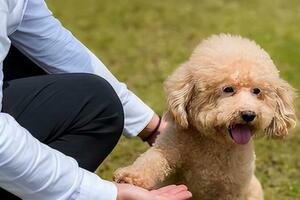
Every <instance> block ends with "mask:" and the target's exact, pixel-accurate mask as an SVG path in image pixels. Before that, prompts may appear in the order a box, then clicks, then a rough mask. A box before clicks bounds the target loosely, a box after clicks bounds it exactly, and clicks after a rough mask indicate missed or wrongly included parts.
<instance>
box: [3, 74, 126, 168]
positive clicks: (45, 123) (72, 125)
mask: <svg viewBox="0 0 300 200" xmlns="http://www.w3.org/2000/svg"><path fill="white" fill-rule="evenodd" d="M2 112H6V113H9V114H10V115H12V116H13V117H14V118H15V119H16V120H17V121H18V122H19V123H20V124H21V125H22V126H23V127H25V128H26V129H27V130H29V132H30V133H31V134H32V135H33V136H34V137H35V138H37V139H38V140H40V141H41V142H43V143H45V144H48V145H49V146H51V147H53V148H55V149H57V150H59V151H61V152H62V153H64V154H66V155H69V156H71V157H73V158H75V159H76V160H77V161H78V163H79V166H80V167H83V168H85V169H87V170H90V171H94V170H95V169H96V168H97V166H99V164H100V163H101V162H102V161H103V160H104V159H105V157H106V156H107V155H108V154H109V153H110V152H111V151H112V149H113V147H114V146H115V145H116V143H117V141H118V139H119V137H120V135H121V133H122V130H123V122H124V117H123V109H122V105H121V103H120V101H119V99H118V96H117V94H116V93H115V92H114V90H113V89H112V87H111V86H110V85H109V84H108V83H107V82H106V81H105V80H104V79H102V78H100V77H98V76H95V75H89V74H62V75H45V76H35V77H29V78H22V79H16V80H12V81H8V82H5V83H4V92H3V109H2Z"/></svg>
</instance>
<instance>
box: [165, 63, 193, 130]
mask: <svg viewBox="0 0 300 200" xmlns="http://www.w3.org/2000/svg"><path fill="white" fill-rule="evenodd" d="M164 86H165V91H166V93H167V113H166V114H167V116H168V117H171V118H172V119H174V120H175V122H176V123H177V124H179V125H180V126H181V127H183V128H187V127H188V125H189V123H188V114H187V105H188V103H189V101H190V99H191V97H192V93H193V92H192V91H193V87H194V83H193V80H192V74H191V73H190V71H189V67H188V63H184V64H182V65H181V66H180V67H179V68H178V69H177V70H176V71H175V72H174V73H173V74H172V75H171V76H170V77H169V78H168V79H167V80H166V82H165V84H164Z"/></svg>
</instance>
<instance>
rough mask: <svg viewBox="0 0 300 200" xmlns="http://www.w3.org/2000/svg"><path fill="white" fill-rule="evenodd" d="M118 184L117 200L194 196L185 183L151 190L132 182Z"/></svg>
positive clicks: (181, 199)
mask: <svg viewBox="0 0 300 200" xmlns="http://www.w3.org/2000/svg"><path fill="white" fill-rule="evenodd" d="M116 185H117V188H118V197H117V200H186V199H189V198H191V197H192V193H191V192H190V191H188V188H187V187H186V186H185V185H169V186H165V187H162V188H159V189H157V190H150V191H148V190H146V189H143V188H141V187H137V186H133V185H130V184H116Z"/></svg>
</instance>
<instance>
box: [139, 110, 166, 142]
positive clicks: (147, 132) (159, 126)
mask: <svg viewBox="0 0 300 200" xmlns="http://www.w3.org/2000/svg"><path fill="white" fill-rule="evenodd" d="M167 124H168V123H167V121H166V120H165V118H164V117H162V118H161V119H160V117H159V116H158V115H157V114H156V113H154V115H153V117H152V119H151V120H150V122H149V123H148V125H147V126H146V127H145V128H144V130H143V131H142V132H141V133H140V134H139V137H140V138H141V139H142V140H143V141H145V142H147V143H148V144H149V145H150V146H152V145H153V143H154V142H155V140H156V138H157V136H158V135H159V134H160V133H162V132H163V130H164V129H165V128H166V127H167Z"/></svg>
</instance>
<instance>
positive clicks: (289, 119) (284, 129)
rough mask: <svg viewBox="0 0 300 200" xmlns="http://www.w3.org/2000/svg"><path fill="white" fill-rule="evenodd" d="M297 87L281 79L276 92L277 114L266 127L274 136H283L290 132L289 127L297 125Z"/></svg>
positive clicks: (269, 133) (268, 132)
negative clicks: (295, 102)
mask: <svg viewBox="0 0 300 200" xmlns="http://www.w3.org/2000/svg"><path fill="white" fill-rule="evenodd" d="M295 97H296V93H295V89H294V88H293V87H292V86H290V85H289V84H288V83H287V82H285V81H284V80H280V83H279V86H277V88H276V92H275V96H274V98H275V101H276V105H275V115H274V117H273V119H272V121H271V123H270V125H269V126H268V127H267V128H266V130H265V131H266V133H267V134H268V135H269V136H271V137H273V138H282V137H284V136H286V135H287V134H288V129H290V128H293V127H295V125H296V113H295V108H294V105H293V103H294V99H295Z"/></svg>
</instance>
